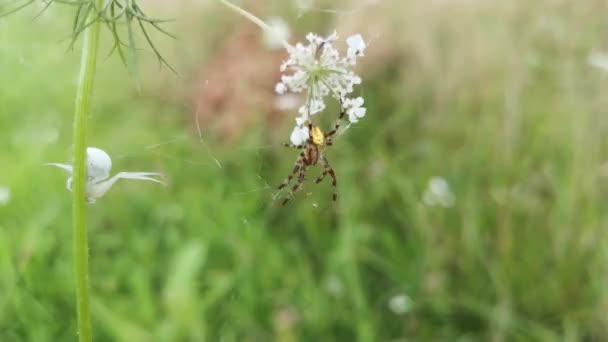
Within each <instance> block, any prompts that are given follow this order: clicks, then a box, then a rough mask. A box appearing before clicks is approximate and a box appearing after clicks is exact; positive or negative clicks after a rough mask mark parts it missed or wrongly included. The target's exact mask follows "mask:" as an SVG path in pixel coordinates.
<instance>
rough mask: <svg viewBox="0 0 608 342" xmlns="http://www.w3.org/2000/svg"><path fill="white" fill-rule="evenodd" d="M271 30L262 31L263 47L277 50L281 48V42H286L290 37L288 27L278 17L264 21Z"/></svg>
mask: <svg viewBox="0 0 608 342" xmlns="http://www.w3.org/2000/svg"><path fill="white" fill-rule="evenodd" d="M266 24H268V26H270V28H271V30H264V35H263V41H264V45H266V47H268V48H270V49H279V48H281V47H283V42H285V41H288V40H289V37H290V36H291V30H290V29H289V26H288V25H287V23H286V22H285V20H283V19H282V18H280V17H272V18H269V19H268V20H267V21H266Z"/></svg>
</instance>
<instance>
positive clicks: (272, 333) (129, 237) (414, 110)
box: [0, 2, 608, 341]
mask: <svg viewBox="0 0 608 342" xmlns="http://www.w3.org/2000/svg"><path fill="white" fill-rule="evenodd" d="M543 3H544V2H543ZM547 3H549V2H547ZM517 4H518V5H517V6H514V7H513V8H502V7H498V8H494V7H493V8H491V9H481V10H476V11H468V10H467V9H466V8H465V9H462V10H458V11H456V12H455V13H453V12H449V13H451V15H453V16H454V17H455V18H457V20H456V19H455V20H453V21H444V20H442V18H443V17H442V16H443V14H441V13H443V12H438V13H434V12H433V13H430V12H425V13H426V15H427V16H429V17H427V18H426V19H425V20H424V23H425V25H428V26H425V25H422V24H421V23H420V22H419V23H416V22H415V20H416V19H415V18H417V17H416V13H418V12H416V11H415V9H416V8H417V7H416V6H415V5H407V6H404V8H403V9H402V11H392V12H391V13H393V18H392V19H391V17H387V18H389V19H390V20H389V22H391V23H395V28H393V29H395V30H397V28H396V27H398V25H397V24H398V23H400V21H399V20H400V19H403V21H404V22H407V25H405V27H401V29H402V30H404V32H403V34H402V35H401V36H398V37H396V41H395V42H394V44H395V45H396V46H397V47H398V48H399V49H400V50H399V51H400V53H401V54H400V55H399V56H401V57H399V58H396V59H394V60H390V61H388V62H387V61H383V62H382V63H380V62H378V63H377V64H380V65H377V66H376V65H374V62H373V61H372V62H369V63H370V64H372V65H373V66H374V67H373V68H372V69H373V70H374V71H373V72H371V71H370V72H369V73H368V74H367V75H366V78H365V80H366V81H365V89H364V90H365V97H366V102H367V103H368V107H369V109H368V116H367V117H366V118H365V119H364V120H362V121H361V123H360V124H358V125H354V126H353V127H351V128H350V129H349V130H348V131H347V133H346V134H344V135H342V136H341V137H340V138H339V139H338V140H337V142H336V144H335V146H333V147H332V148H331V149H330V150H328V152H327V155H328V158H329V159H330V161H331V163H332V165H333V167H334V168H335V170H336V172H337V173H338V177H339V179H338V183H339V184H338V186H339V200H338V202H337V203H336V204H332V203H331V201H330V198H331V186H330V184H329V182H327V183H324V184H322V185H314V184H307V185H306V187H305V189H304V191H302V192H301V193H300V194H299V195H298V196H297V197H296V199H295V200H293V201H292V202H290V203H289V205H287V206H285V207H281V206H278V205H276V204H277V202H273V200H272V195H273V194H274V193H275V191H274V186H275V184H278V183H279V182H280V181H281V180H282V179H283V177H284V176H285V175H286V174H287V172H289V170H290V169H291V164H292V162H293V161H294V160H295V157H296V154H295V152H294V151H292V150H286V149H283V148H282V147H281V145H280V142H279V141H276V139H274V138H272V135H273V134H270V132H269V128H268V127H267V124H266V123H265V122H264V121H263V119H262V117H263V115H259V117H260V120H258V122H256V123H254V124H253V126H252V127H251V128H250V129H248V130H247V131H246V134H244V135H243V136H241V137H240V138H239V139H238V141H236V142H232V143H230V144H227V143H225V142H223V141H222V139H221V137H218V136H216V135H215V134H214V132H213V131H210V130H206V131H205V132H204V133H205V135H204V137H205V141H206V143H207V144H208V145H209V148H210V150H211V152H212V153H213V155H214V156H216V157H217V158H218V159H219V160H220V161H221V163H222V168H221V169H220V168H218V167H217V165H215V162H214V160H213V158H212V157H211V156H210V155H209V154H208V153H207V151H206V149H205V147H204V146H203V145H202V144H201V143H200V142H199V141H198V137H197V135H196V133H195V130H194V129H193V123H192V120H191V117H190V114H189V111H186V110H184V109H183V106H180V105H178V104H172V103H167V102H166V101H160V100H155V99H154V97H144V96H137V95H136V93H135V91H134V84H133V82H132V80H130V79H129V76H128V75H126V72H124V70H123V69H122V67H121V66H120V65H119V62H118V61H117V60H116V59H115V58H112V59H110V60H108V61H104V60H103V59H102V61H101V65H100V73H99V77H98V79H97V85H96V94H95V97H94V111H93V115H92V117H91V121H90V126H89V128H90V130H89V131H90V135H89V142H90V145H91V146H96V147H101V148H103V149H104V150H106V151H107V152H108V153H109V154H110V155H111V156H112V157H113V162H114V166H113V173H115V172H118V171H162V172H164V173H165V174H166V175H167V176H168V178H169V186H168V187H166V188H163V187H161V186H158V185H156V184H152V183H148V182H137V181H121V182H119V183H118V184H117V185H116V186H115V187H114V188H113V189H112V190H111V191H110V192H109V193H108V194H106V195H105V196H104V197H103V198H102V199H100V200H99V201H98V203H96V204H95V205H93V206H91V207H90V213H89V222H90V224H89V227H90V236H89V238H90V244H91V246H90V247H91V259H90V268H91V284H92V289H91V292H92V296H93V297H92V316H93V331H94V334H95V337H96V340H98V341H106V340H107V341H114V340H119V341H155V340H158V341H200V340H210V341H214V340H219V339H220V338H221V339H222V340H224V341H243V340H245V341H265V340H273V339H275V340H282V341H289V340H305V341H316V340H341V341H351V340H356V339H359V340H363V341H387V340H397V339H403V340H413V341H420V340H422V341H424V340H429V341H437V340H450V341H453V340H458V341H488V340H494V341H501V340H504V341H513V340H521V341H558V340H559V341H581V340H604V339H608V330H607V328H606V327H607V326H608V321H607V320H606V318H605V317H606V316H605V312H606V310H607V309H608V296H607V295H606V288H607V285H608V284H607V281H606V271H607V270H608V254H607V252H606V251H607V247H608V245H607V243H608V241H607V239H606V230H607V229H608V176H607V173H606V161H608V139H607V138H606V137H607V136H608V134H607V132H608V117H607V116H606V109H605V108H606V100H605V91H606V89H607V88H606V87H607V83H606V75H604V74H602V73H600V72H599V71H598V70H596V69H593V68H591V67H590V66H589V65H587V62H586V60H587V54H588V52H589V51H591V50H592V49H593V48H595V47H596V46H597V42H599V41H601V39H602V36H601V30H600V28H601V25H602V24H601V23H602V21H603V18H602V16H601V13H600V12H601V11H599V10H598V8H601V6H600V5H599V2H598V3H597V4H596V3H593V2H590V3H588V4H586V5H581V4H578V5H577V4H574V3H573V4H572V5H569V4H567V3H561V4H559V6H557V5H556V6H554V7H551V6H548V5H546V4H544V5H538V7H534V6H531V5H530V6H528V5H525V2H517ZM579 5H580V6H579ZM393 6H395V7H396V6H399V5H393ZM420 6H422V7H423V5H420ZM506 7H508V6H506ZM405 9H408V10H409V11H406V10H405ZM218 13H219V12H218ZM221 13H224V12H221ZM52 14H56V15H57V16H50V17H47V16H45V17H42V18H41V19H39V20H36V21H31V20H30V17H28V15H25V14H24V15H17V16H13V17H11V18H9V19H8V20H5V19H2V21H0V56H1V57H0V58H1V59H0V77H1V78H0V81H1V82H2V87H1V88H0V127H1V130H0V147H1V148H2V150H1V152H0V185H6V186H9V187H10V189H11V192H12V199H11V201H10V202H9V203H8V204H7V205H5V206H0V340H1V341H69V340H74V339H75V331H76V327H75V314H74V312H75V303H74V293H73V291H74V290H73V289H74V282H73V278H74V277H73V267H72V251H71V246H72V243H71V238H72V237H71V229H70V224H71V221H70V220H71V219H70V217H71V216H70V196H69V194H68V192H67V191H66V190H65V179H66V177H67V176H66V174H65V173H63V172H62V171H61V170H58V169H55V168H44V167H42V166H41V164H42V163H45V162H68V161H69V160H68V158H69V155H70V151H71V146H70V144H71V123H72V115H71V114H72V111H73V108H72V106H73V96H74V89H75V84H74V80H75V78H76V72H77V59H78V56H77V54H76V53H72V52H68V53H66V52H65V46H66V45H67V43H61V42H58V41H59V39H58V38H57V37H62V36H63V35H64V34H66V33H67V32H69V27H68V25H69V22H67V21H65V20H63V19H65V18H64V17H63V16H62V15H61V13H57V12H52ZM224 14H225V15H232V14H231V13H230V12H225V13H224ZM432 15H436V16H435V17H433V16H432ZM475 18H481V19H479V20H475ZM233 19H234V18H233V17H231V19H230V20H233ZM405 19H408V20H405ZM234 20H240V19H234ZM464 23H466V25H465V24H464ZM572 23H576V24H572ZM416 29H418V31H417V30H416ZM556 30H557V31H559V30H565V31H560V32H562V33H560V34H556V33H555V32H554V31H556ZM213 34H220V33H218V32H215V33H213ZM199 38H200V37H198V36H197V37H192V38H188V37H186V38H184V40H185V41H182V42H176V43H175V44H178V45H181V44H184V45H186V44H188V43H192V42H193V41H195V39H199ZM380 42H381V41H379V42H378V44H380ZM199 44H203V42H201V41H200V40H199ZM372 48H373V45H372V46H371V47H370V50H371V49H372ZM369 55H370V56H373V53H372V51H370V53H369ZM370 58H372V57H370ZM144 70H147V69H144ZM150 70H156V69H152V68H150ZM150 72H152V71H150ZM148 77H151V76H149V75H146V77H145V78H144V80H145V79H147V78H148ZM172 82H175V84H177V83H179V82H182V81H180V80H179V79H178V80H174V81H172ZM290 124H291V123H290V122H289V121H288V120H286V122H285V123H284V124H283V125H282V126H281V128H280V129H281V130H282V131H283V134H282V136H285V137H287V136H288V134H289V132H290V127H289V126H290ZM316 171H318V172H319V173H320V172H321V171H320V170H316ZM435 175H439V176H443V177H445V178H446V179H447V180H448V181H449V182H450V186H451V188H452V190H453V192H454V193H455V195H456V204H455V206H454V207H453V208H448V209H446V208H440V207H429V206H426V205H424V204H423V203H422V201H421V197H422V194H423V192H424V190H425V188H426V184H427V182H428V180H429V178H431V177H432V176H435ZM314 176H315V174H314V171H313V173H311V174H310V175H309V176H308V179H309V181H310V179H312V178H313V177H314ZM403 293H405V294H407V295H408V296H409V297H410V298H411V299H412V301H413V304H414V305H413V308H412V310H411V311H409V312H407V313H406V314H404V315H396V314H394V313H393V312H391V310H390V309H389V306H388V303H389V301H390V299H391V298H392V297H394V296H395V295H399V294H403Z"/></svg>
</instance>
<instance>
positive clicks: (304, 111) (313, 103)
mask: <svg viewBox="0 0 608 342" xmlns="http://www.w3.org/2000/svg"><path fill="white" fill-rule="evenodd" d="M306 40H307V41H308V44H306V45H304V44H301V43H298V44H296V45H295V46H289V47H288V48H287V52H288V53H289V58H288V59H287V61H285V62H284V63H283V64H282V65H281V68H280V70H281V72H288V73H287V74H283V75H282V77H281V82H279V83H278V84H277V85H276V87H275V90H276V92H277V93H279V94H284V93H285V92H287V91H290V92H293V93H300V92H303V91H306V92H307V97H306V103H305V104H304V105H303V106H302V107H300V109H299V111H298V112H299V113H300V117H301V118H302V119H303V120H305V121H307V120H309V119H310V116H311V115H314V114H316V113H319V112H321V111H323V110H324V109H325V107H326V105H325V98H326V97H327V96H332V97H334V98H335V99H337V100H345V99H346V96H347V95H348V94H350V93H352V92H353V90H354V86H355V85H357V84H361V78H360V77H359V76H357V75H356V74H355V73H354V72H353V71H352V70H351V69H352V66H353V65H355V64H356V61H357V57H359V56H363V50H364V49H365V42H363V38H362V37H361V35H354V36H351V37H349V38H348V39H347V44H348V46H349V47H348V51H347V56H346V57H341V56H340V53H339V52H338V50H337V49H336V48H335V47H334V45H333V44H334V42H336V41H337V40H338V34H337V33H336V32H334V33H332V34H331V35H329V36H328V37H321V36H318V35H316V34H314V33H309V34H308V35H307V36H306ZM359 113H360V111H359Z"/></svg>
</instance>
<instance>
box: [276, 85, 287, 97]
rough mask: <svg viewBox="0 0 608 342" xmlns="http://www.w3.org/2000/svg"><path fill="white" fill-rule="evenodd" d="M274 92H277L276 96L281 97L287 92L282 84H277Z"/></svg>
mask: <svg viewBox="0 0 608 342" xmlns="http://www.w3.org/2000/svg"><path fill="white" fill-rule="evenodd" d="M274 90H275V91H276V92H277V94H279V95H283V94H285V92H286V91H287V87H286V86H285V84H283V83H277V85H276V86H275V87H274Z"/></svg>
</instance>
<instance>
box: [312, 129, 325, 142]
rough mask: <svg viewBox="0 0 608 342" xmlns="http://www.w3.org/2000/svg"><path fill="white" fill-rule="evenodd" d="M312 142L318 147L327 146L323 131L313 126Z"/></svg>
mask: <svg viewBox="0 0 608 342" xmlns="http://www.w3.org/2000/svg"><path fill="white" fill-rule="evenodd" d="M310 140H312V143H313V144H315V145H317V146H323V144H325V134H323V131H321V129H320V128H319V127H317V126H312V130H310Z"/></svg>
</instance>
